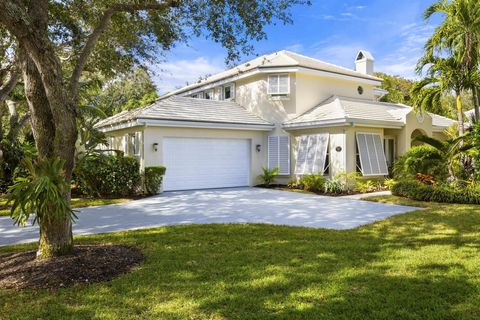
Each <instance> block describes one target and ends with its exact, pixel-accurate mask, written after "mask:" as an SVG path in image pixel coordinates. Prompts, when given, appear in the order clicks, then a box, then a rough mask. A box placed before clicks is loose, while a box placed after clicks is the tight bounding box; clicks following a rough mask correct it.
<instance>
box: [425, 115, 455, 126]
mask: <svg viewBox="0 0 480 320" xmlns="http://www.w3.org/2000/svg"><path fill="white" fill-rule="evenodd" d="M428 114H429V115H430V117H432V125H433V126H434V127H441V128H445V129H446V128H448V127H450V126H452V125H453V124H455V122H456V121H455V120H452V119H450V118H447V117H443V116H440V115H438V114H435V113H431V112H429V113H428Z"/></svg>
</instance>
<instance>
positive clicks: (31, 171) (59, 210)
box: [8, 158, 76, 225]
mask: <svg viewBox="0 0 480 320" xmlns="http://www.w3.org/2000/svg"><path fill="white" fill-rule="evenodd" d="M22 163H23V166H24V167H25V168H26V170H27V172H28V175H27V176H26V177H24V178H17V180H16V182H15V183H14V184H13V186H11V187H10V188H9V190H8V199H9V203H12V208H11V217H12V218H13V219H14V220H15V223H16V224H19V225H25V224H26V223H27V221H28V218H29V217H30V215H31V214H34V215H35V219H34V220H33V222H34V223H35V222H38V223H51V222H52V221H53V220H60V219H65V218H68V219H71V220H73V219H75V218H76V216H75V213H74V212H73V211H72V209H70V205H69V201H68V200H67V199H66V198H65V194H66V193H67V190H69V188H70V186H69V185H68V183H67V182H66V181H65V178H64V173H63V166H64V164H65V161H64V160H62V159H60V158H56V159H53V160H47V159H43V160H40V161H38V162H37V163H33V162H32V161H31V160H30V159H25V160H23V161H22ZM44 220H47V221H44Z"/></svg>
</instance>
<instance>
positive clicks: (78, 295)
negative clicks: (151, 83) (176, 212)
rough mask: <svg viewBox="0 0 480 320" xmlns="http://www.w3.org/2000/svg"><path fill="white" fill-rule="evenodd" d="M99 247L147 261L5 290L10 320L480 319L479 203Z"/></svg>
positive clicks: (165, 234) (1, 315) (177, 230)
mask: <svg viewBox="0 0 480 320" xmlns="http://www.w3.org/2000/svg"><path fill="white" fill-rule="evenodd" d="M375 200H376V201H383V202H395V203H399V204H414V205H422V204H421V203H418V202H412V201H406V200H402V199H399V198H395V197H382V198H376V199H375ZM423 206H424V204H423ZM96 242H98V243H126V244H131V245H135V246H138V247H140V248H141V249H142V250H143V251H144V253H145V255H146V260H145V262H144V263H143V264H142V265H141V266H140V267H139V268H137V269H136V270H135V271H134V272H132V273H130V274H128V275H125V276H122V277H120V278H117V279H115V280H113V281H111V282H109V283H102V284H94V285H90V286H78V287H75V288H69V289H61V290H58V291H53V292H50V291H37V292H31V291H25V292H20V293H17V292H15V293H12V292H7V291H0V319H195V320H197V319H349V320H350V319H361V320H364V319H389V320H390V319H452V320H453V319H479V318H480V303H479V301H480V255H479V253H480V206H474V205H443V204H442V205H439V204H431V205H430V204H429V208H428V209H426V210H422V211H417V212H413V213H407V214H403V215H398V216H395V217H392V218H389V219H386V220H384V221H380V222H378V223H375V224H371V225H368V226H364V227H361V228H358V229H355V230H349V231H332V230H315V229H304V228H291V227H274V226H268V225H203V226H177V227H166V228H158V229H151V230H140V231H132V232H122V233H113V234H108V235H100V236H88V237H81V238H78V239H77V243H96ZM25 248H30V249H31V248H33V246H32V245H29V246H17V247H10V248H2V249H0V253H4V252H7V251H12V250H15V249H25Z"/></svg>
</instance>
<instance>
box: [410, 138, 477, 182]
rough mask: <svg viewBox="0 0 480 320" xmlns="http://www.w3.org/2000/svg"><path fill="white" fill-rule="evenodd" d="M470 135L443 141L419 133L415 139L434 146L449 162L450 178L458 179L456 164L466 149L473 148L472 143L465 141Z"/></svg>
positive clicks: (451, 179) (442, 157)
mask: <svg viewBox="0 0 480 320" xmlns="http://www.w3.org/2000/svg"><path fill="white" fill-rule="evenodd" d="M469 136H470V134H467V135H463V136H460V137H457V138H454V139H447V140H444V141H441V140H438V139H435V138H432V137H429V136H426V135H419V136H417V137H415V139H414V140H415V141H418V142H423V143H426V144H428V145H430V146H432V147H434V148H435V150H436V151H437V152H438V155H439V156H440V157H441V159H443V160H444V161H446V163H447V170H448V176H449V177H448V178H449V180H450V181H457V180H458V178H457V174H456V172H455V164H456V162H458V161H459V160H460V158H461V157H462V156H463V155H465V152H466V151H468V150H470V149H472V148H473V145H472V144H471V143H466V144H465V143H464V140H465V139H466V138H468V137H469ZM420 173H421V172H420Z"/></svg>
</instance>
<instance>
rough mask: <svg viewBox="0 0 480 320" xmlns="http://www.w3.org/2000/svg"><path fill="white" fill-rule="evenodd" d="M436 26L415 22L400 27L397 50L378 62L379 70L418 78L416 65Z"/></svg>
mask: <svg viewBox="0 0 480 320" xmlns="http://www.w3.org/2000/svg"><path fill="white" fill-rule="evenodd" d="M434 28H435V27H434V26H432V25H426V24H423V23H419V24H416V23H413V24H409V25H406V26H404V27H402V28H401V29H400V31H401V33H400V35H399V36H398V39H399V40H398V45H397V50H395V51H394V52H392V53H390V54H388V55H386V56H385V57H383V58H382V59H380V60H379V61H378V62H377V68H376V69H377V70H378V71H382V72H386V73H389V74H393V75H399V76H402V77H405V78H409V79H416V78H418V75H417V74H416V73H415V66H416V65H417V62H418V59H419V58H420V57H421V56H422V55H423V48H424V45H425V43H426V42H427V40H428V38H429V37H430V36H431V35H432V33H433V30H434Z"/></svg>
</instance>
